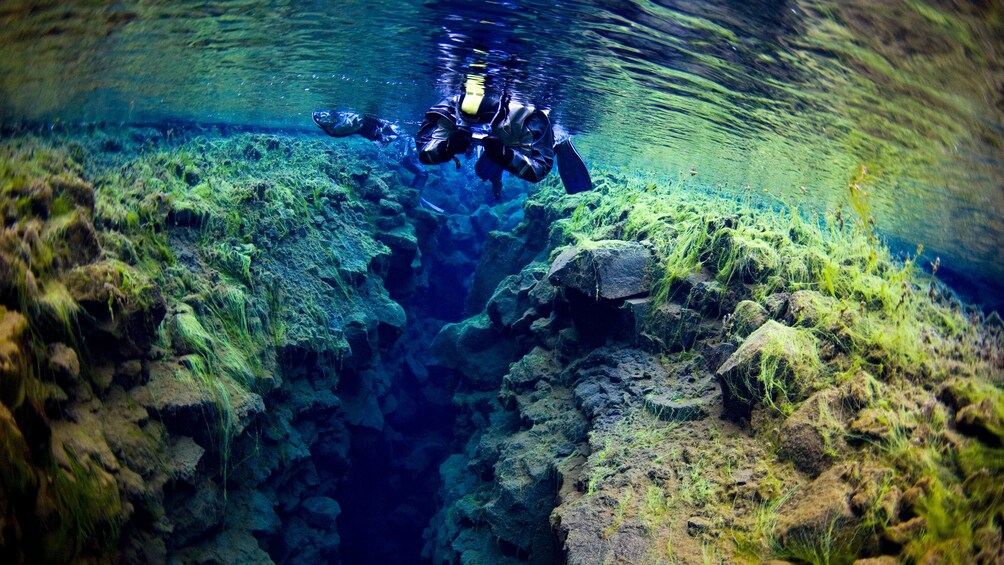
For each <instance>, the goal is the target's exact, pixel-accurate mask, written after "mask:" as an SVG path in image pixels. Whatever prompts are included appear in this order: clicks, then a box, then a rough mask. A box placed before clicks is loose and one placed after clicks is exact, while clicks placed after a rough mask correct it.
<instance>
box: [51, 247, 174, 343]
mask: <svg viewBox="0 0 1004 565" xmlns="http://www.w3.org/2000/svg"><path fill="white" fill-rule="evenodd" d="M63 282H64V283H65V285H66V288H67V289H69V293H70V296H72V297H73V300H75V301H76V302H77V303H78V304H80V306H81V308H83V309H84V310H85V311H86V312H87V314H88V315H89V317H88V321H89V323H90V324H91V325H92V326H93V328H94V330H95V331H96V332H97V335H96V336H94V337H92V339H94V340H95V341H96V342H97V343H98V344H101V345H102V346H105V347H108V348H109V349H110V350H112V351H115V352H117V354H118V355H120V356H121V357H123V358H134V357H137V356H140V355H142V354H143V353H144V352H145V351H146V350H147V348H149V346H150V344H151V343H152V342H153V340H154V338H155V336H156V331H157V327H158V326H159V325H160V321H161V320H162V319H163V318H164V314H165V313H166V312H167V306H166V302H165V300H164V296H163V294H162V293H161V290H160V287H159V286H158V285H157V284H156V283H154V282H153V281H151V280H150V279H149V278H148V277H147V276H146V275H144V274H142V273H141V272H139V271H137V270H136V269H134V268H133V267H131V266H129V265H127V264H125V263H121V262H119V261H102V262H98V263H91V264H88V265H83V266H81V267H77V268H75V269H73V270H71V271H69V272H67V273H66V275H64V277H63ZM95 351H96V350H95Z"/></svg>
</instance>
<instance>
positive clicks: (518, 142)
mask: <svg viewBox="0 0 1004 565" xmlns="http://www.w3.org/2000/svg"><path fill="white" fill-rule="evenodd" d="M559 132H560V130H559ZM562 137H563V138H562V139H561V140H560V141H559V142H558V143H555V130H554V128H552V127H551V121H550V119H548V117H547V113H546V112H545V111H543V110H540V109H537V108H534V107H533V106H525V105H523V104H520V103H519V102H514V101H512V99H511V98H510V96H509V94H508V93H505V92H503V93H502V94H487V95H486V94H485V88H484V81H483V80H482V79H481V77H471V78H468V80H467V83H466V86H465V90H464V93H463V94H459V95H455V96H452V97H450V98H447V99H445V100H442V101H440V102H439V103H437V104H436V105H435V106H433V107H432V108H429V110H428V111H427V112H426V114H425V120H424V121H423V122H422V125H421V127H420V128H419V130H418V134H417V135H416V136H415V143H416V145H417V148H418V159H419V161H421V162H422V163H425V164H427V165H434V164H439V163H445V162H447V161H449V160H451V159H456V156H457V155H459V154H467V155H470V156H473V155H474V154H475V152H476V148H475V147H476V145H480V146H481V147H482V148H483V150H482V152H481V155H480V156H479V157H478V160H477V162H476V163H475V165H474V171H475V173H476V174H477V175H478V177H479V178H480V179H481V180H487V181H489V182H491V185H492V194H493V195H494V196H495V199H496V200H497V199H498V198H499V197H500V196H501V195H502V173H503V172H504V171H508V172H509V173H511V174H514V175H516V176H517V177H519V178H521V179H523V180H526V181H529V182H540V181H541V180H543V179H544V177H546V176H547V174H548V173H550V172H551V167H552V166H553V165H554V160H555V156H557V160H558V172H559V174H560V175H561V181H562V183H563V184H564V186H565V191H566V192H568V193H569V194H575V193H578V192H582V191H585V190H589V189H590V188H592V181H591V180H590V178H589V171H588V170H586V165H585V163H583V162H582V158H581V157H580V156H579V154H578V153H577V152H576V151H575V148H574V147H573V146H572V141H571V137H569V136H567V135H563V136H562Z"/></svg>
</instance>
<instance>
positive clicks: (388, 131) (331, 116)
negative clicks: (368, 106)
mask: <svg viewBox="0 0 1004 565" xmlns="http://www.w3.org/2000/svg"><path fill="white" fill-rule="evenodd" d="M312 117H313V119H314V123H315V124H317V126H318V127H320V128H321V129H322V130H324V133H326V134H328V135H330V136H332V137H347V136H350V135H358V136H361V137H364V138H366V139H368V140H370V141H376V142H377V143H379V144H381V145H384V146H386V145H389V144H391V143H396V145H397V149H398V153H399V156H400V158H401V165H402V166H403V167H404V168H405V169H406V170H407V171H409V172H411V173H413V174H414V175H415V177H414V178H413V179H412V180H411V183H410V184H409V185H408V186H410V187H411V188H416V189H418V190H422V188H423V187H424V186H425V181H426V180H428V178H429V171H427V170H425V167H424V166H422V164H421V163H420V162H419V161H418V156H417V154H416V153H415V144H414V143H412V141H411V138H409V137H408V136H406V135H404V134H403V133H402V132H401V129H400V128H399V127H398V126H397V125H396V124H393V123H391V122H389V121H387V120H384V119H381V118H374V117H372V116H364V115H362V114H357V113H355V112H335V111H329V110H315V111H314V113H313V115H312ZM432 208H433V209H435V210H437V211H439V212H442V210H441V209H439V208H438V207H435V206H432Z"/></svg>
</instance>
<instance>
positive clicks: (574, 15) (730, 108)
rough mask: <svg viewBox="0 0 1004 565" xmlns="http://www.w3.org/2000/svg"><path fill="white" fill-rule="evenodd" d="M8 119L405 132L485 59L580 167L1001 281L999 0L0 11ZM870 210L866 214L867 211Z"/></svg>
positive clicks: (0, 89) (1003, 70)
mask: <svg viewBox="0 0 1004 565" xmlns="http://www.w3.org/2000/svg"><path fill="white" fill-rule="evenodd" d="M0 22H2V23H0V121H2V123H3V125H4V126H6V127H12V126H18V125H23V124H27V125H30V126H32V127H36V126H39V125H41V124H49V125H52V124H56V125H58V124H62V123H68V122H111V123H120V122H157V121H161V120H167V119H171V120H183V121H193V122H217V123H239V124H248V125H262V126H266V125H267V126H279V127H296V128H310V127H312V126H311V124H310V120H309V113H310V111H311V110H312V109H315V108H318V107H332V106H336V107H339V108H345V109H355V110H358V111H364V112H369V113H373V114H379V115H381V116H384V117H387V118H391V119H394V120H398V121H400V122H401V123H403V124H405V125H406V127H408V128H410V129H412V130H414V129H416V127H417V123H418V121H419V120H420V118H421V115H422V112H423V111H424V109H425V108H426V107H428V105H430V104H431V103H433V102H435V101H436V99H438V98H439V97H440V96H441V95H443V94H444V93H447V92H449V91H450V90H451V89H454V88H456V87H458V86H459V85H460V84H461V83H462V82H463V78H464V76H465V75H467V74H469V73H475V72H476V73H480V72H485V73H486V74H487V75H488V81H489V83H490V84H492V85H497V86H505V87H506V88H509V89H510V90H512V91H514V92H515V93H516V95H517V96H521V97H522V98H524V99H526V100H528V101H531V102H533V103H536V104H538V105H542V106H548V107H551V108H552V110H553V114H554V115H555V116H557V121H559V122H560V123H561V124H562V125H563V126H564V127H565V128H566V129H568V130H570V131H573V132H575V133H577V134H578V135H579V137H578V140H579V145H580V146H581V147H580V148H581V150H582V153H583V154H584V155H585V157H586V158H587V160H588V161H589V162H590V163H591V165H592V166H594V167H601V168H602V167H606V168H613V169H622V168H623V169H625V170H628V171H635V172H638V173H639V174H648V175H653V176H654V177H662V178H663V179H664V182H668V180H672V179H676V178H678V177H679V176H680V175H684V176H689V172H690V170H691V169H693V170H694V171H696V172H697V179H700V180H701V181H703V182H704V183H706V184H708V185H709V186H711V187H717V186H719V185H721V187H722V190H723V191H726V192H728V191H732V192H734V193H735V194H736V195H737V197H738V195H739V194H740V193H742V192H754V193H758V194H761V195H765V196H767V197H768V198H772V199H779V200H780V201H782V202H785V203H789V204H797V205H799V206H802V207H804V208H807V209H809V210H812V211H816V212H821V213H826V214H834V213H835V211H836V210H837V209H838V208H840V209H842V210H843V213H844V215H845V216H847V215H849V214H853V212H852V211H851V206H850V202H849V190H848V185H849V184H850V183H852V182H853V180H854V179H855V177H857V176H858V175H859V173H860V171H861V169H862V165H864V166H865V167H866V170H867V172H868V174H867V176H865V177H864V178H863V179H862V181H861V183H860V185H861V188H862V189H863V190H864V192H865V194H867V197H866V198H867V199H868V202H869V204H870V208H871V212H872V214H873V215H874V222H875V224H876V226H877V227H878V229H879V230H880V232H881V233H883V234H884V235H885V236H887V237H888V238H889V239H890V240H891V241H892V242H893V243H894V244H895V245H897V246H900V247H902V248H904V249H906V248H913V247H914V246H916V245H917V244H924V245H925V247H926V249H928V253H927V254H928V255H930V256H931V258H932V259H933V257H934V256H935V255H941V256H942V265H943V268H945V269H949V270H952V269H954V270H955V271H956V272H959V273H963V274H965V275H966V276H967V277H970V278H983V279H984V280H985V281H994V280H997V281H999V280H1004V265H1002V263H1004V261H1002V253H1001V243H1002V241H1004V53H1002V51H1004V41H1002V39H1001V38H1002V37H1004V5H1002V3H1001V2H999V1H995V0H991V1H986V2H958V3H956V2H948V1H934V0H895V1H885V2H872V1H864V0H851V1H840V2H833V1H831V2H826V1H821V0H805V1H790V2H786V1H778V2H767V1H754V2H706V1H705V2H690V1H687V2H684V1H670V0H661V1H659V2H642V1H630V0H619V1H605V2H585V1H578V0H576V1H571V0H570V1H565V2H542V1H537V2H528V1H516V0H513V1H509V2H450V1H436V0H426V1H417V0H407V1H402V2H359V1H354V0H350V1H341V2H332V3H322V2H285V1H273V2H250V1H246V0H238V1H226V2H194V1H181V2H160V1H145V2H114V3H100V2H48V3H46V2H22V1H7V2H2V3H0ZM866 220H867V218H866Z"/></svg>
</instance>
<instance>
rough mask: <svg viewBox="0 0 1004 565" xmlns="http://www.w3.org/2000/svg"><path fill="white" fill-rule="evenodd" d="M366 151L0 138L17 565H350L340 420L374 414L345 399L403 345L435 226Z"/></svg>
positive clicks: (7, 519)
mask: <svg viewBox="0 0 1004 565" xmlns="http://www.w3.org/2000/svg"><path fill="white" fill-rule="evenodd" d="M336 151H340V152H341V153H337V152H336ZM360 153H361V156H359V157H358V158H357V157H356V156H355V155H349V154H348V153H347V150H346V149H345V148H344V147H341V148H335V149H333V148H331V147H329V146H325V145H323V144H320V143H317V142H316V141H315V140H311V139H298V138H291V137H288V136H283V137H278V136H269V135H260V134H259V135H254V134H243V135H236V136H228V137H223V136H220V135H219V134H212V133H209V134H202V135H198V134H194V133H193V132H191V131H185V130H183V129H179V130H177V131H176V130H174V129H162V130H153V129H150V130H122V131H115V132H112V133H110V134H108V133H105V132H102V131H94V130H91V131H85V132H77V133H76V134H53V135H51V136H48V137H39V136H35V135H31V134H19V135H12V136H10V137H9V138H6V139H5V140H4V141H3V142H2V145H0V210H2V213H3V219H4V223H3V231H2V232H0V370H2V378H0V383H2V384H0V402H2V404H0V421H2V424H0V425H2V430H0V438H2V446H3V447H2V448H3V457H4V459H3V460H4V464H3V466H2V469H0V472H2V475H0V476H2V478H3V481H2V487H0V516H2V518H0V556H2V560H3V561H4V562H7V563H19V562H31V563H68V562H80V561H88V562H113V561H114V562H120V561H126V562H137V561H146V562H155V563H156V562H165V561H166V560H167V558H168V556H169V555H170V556H171V557H172V559H180V560H181V561H184V562H196V561H198V562H202V561H205V560H207V559H209V560H212V559H217V560H221V561H223V562H269V561H271V560H272V559H276V560H281V559H283V558H284V557H283V556H284V555H285V554H287V553H292V552H294V551H295V554H296V559H301V558H302V559H305V560H313V561H315V562H316V560H317V559H320V558H321V556H328V558H332V557H331V556H332V555H333V554H334V552H336V550H337V547H338V537H337V535H334V524H335V520H336V518H337V516H338V514H339V512H340V510H339V506H338V504H337V503H336V502H335V501H334V499H333V498H332V496H333V495H334V493H335V490H336V487H337V482H338V479H339V478H340V477H342V476H343V475H344V473H345V472H346V469H347V468H348V462H347V460H346V458H347V449H348V446H347V437H348V432H347V430H346V425H347V423H346V422H347V421H352V420H353V418H358V419H363V417H362V416H355V417H353V416H344V415H343V412H342V403H343V402H345V403H350V402H355V403H362V404H363V405H368V404H367V403H368V402H369V403H373V404H375V402H376V401H375V400H372V399H371V400H366V399H367V398H368V396H367V395H369V396H372V395H374V394H375V393H374V392H373V390H372V389H366V388H364V390H361V391H359V392H357V393H355V395H356V396H358V398H356V396H354V394H353V393H352V392H345V393H340V397H336V396H335V395H334V394H333V393H334V391H336V390H337V389H338V388H339V384H340V383H339V379H340V377H341V376H346V375H348V376H351V377H352V378H353V379H356V380H359V379H360V378H361V377H359V376H358V375H359V373H361V372H363V371H365V370H366V369H367V368H368V367H369V366H371V365H372V364H374V363H375V362H376V360H378V359H379V358H380V355H381V353H382V352H384V351H386V350H387V349H388V348H389V347H390V345H391V344H392V343H393V342H394V341H395V340H396V339H397V338H398V336H399V335H400V334H401V331H402V329H403V327H404V324H405V312H404V311H403V309H402V308H401V306H400V305H399V304H397V303H396V302H394V301H393V300H391V299H390V297H389V295H388V291H387V290H386V288H385V287H384V284H383V279H384V277H386V276H391V275H392V276H394V277H395V282H396V283H397V284H398V285H399V286H398V288H401V289H407V288H408V287H409V284H411V285H412V286H414V282H413V279H414V275H415V273H416V272H417V267H418V266H419V265H420V263H419V262H418V260H417V258H418V257H420V251H419V247H418V237H417V236H416V229H415V226H416V225H417V226H419V229H420V230H424V231H422V232H420V235H421V236H422V237H423V238H428V237H429V236H430V234H431V233H433V231H434V230H435V227H436V221H435V219H434V218H433V217H432V215H431V214H430V213H428V212H425V211H423V210H421V209H418V208H417V201H418V196H417V193H415V192H414V191H411V192H407V191H404V190H402V191H398V192H395V193H391V191H390V188H389V186H388V183H390V184H392V185H396V183H397V181H396V176H395V173H394V172H393V171H392V170H389V169H388V168H386V165H385V163H383V161H382V160H381V159H383V157H382V155H380V154H378V153H373V152H371V153H369V154H367V153H365V151H361V152H360ZM398 199H400V200H401V201H404V202H405V203H406V204H407V206H408V209H409V210H412V212H411V215H410V216H409V215H406V214H405V206H403V205H402V204H400V203H399V202H398ZM416 218H417V219H416ZM377 225H379V226H380V227H377ZM409 280H412V282H411V283H409ZM293 376H296V377H297V378H296V379H295V380H294V379H292V378H291V377H293ZM345 410H346V411H350V409H348V408H346V409H345ZM335 414H338V416H337V417H336V416H335ZM366 418H367V419H368V420H369V421H373V419H374V418H381V413H380V412H379V410H378V411H377V413H376V414H375V415H371V416H366ZM358 419H357V420H355V423H358ZM322 439H323V442H324V445H323V446H322V447H320V448H314V450H313V454H314V456H316V457H317V458H318V459H317V461H318V466H316V467H315V464H314V460H312V459H311V454H312V452H311V447H312V446H314V445H315V444H317V443H318V442H319V441H320V440H322ZM321 463H323V465H321ZM308 485H309V487H308ZM319 485H322V486H319ZM276 492H279V493H288V494H276ZM286 514H289V515H295V516H296V519H295V520H294V524H293V525H292V526H289V525H288V524H289V522H288V521H287V528H285V529H283V530H280V529H279V523H280V519H281V518H280V516H283V515H286ZM303 516H306V517H305V518H304V517H303ZM254 534H257V535H259V536H261V537H262V538H263V539H264V538H269V537H270V538H271V539H272V541H271V542H270V544H269V545H268V549H269V552H270V553H266V551H265V550H263V549H262V547H261V546H260V545H259V543H258V541H257V540H256V538H255V537H254ZM270 555H271V556H272V557H270ZM287 558H288V557H287Z"/></svg>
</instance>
